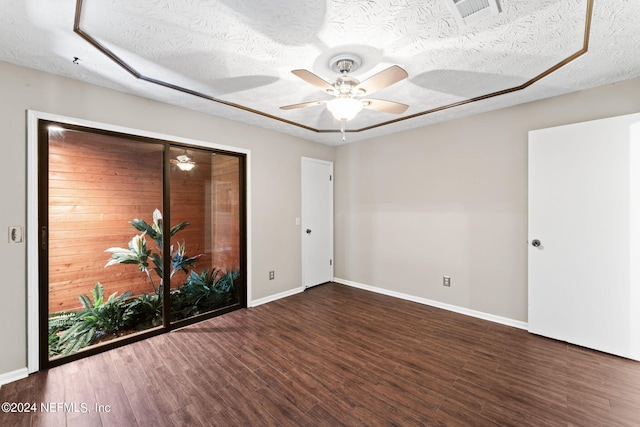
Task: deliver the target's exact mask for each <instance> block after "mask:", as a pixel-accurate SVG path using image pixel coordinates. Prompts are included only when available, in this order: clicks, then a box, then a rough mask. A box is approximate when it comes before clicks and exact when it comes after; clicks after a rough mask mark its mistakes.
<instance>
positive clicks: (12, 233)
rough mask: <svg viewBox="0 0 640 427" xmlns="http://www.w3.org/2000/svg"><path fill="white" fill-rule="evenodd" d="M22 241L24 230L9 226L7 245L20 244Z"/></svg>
mask: <svg viewBox="0 0 640 427" xmlns="http://www.w3.org/2000/svg"><path fill="white" fill-rule="evenodd" d="M23 241H24V228H23V227H20V226H13V225H12V226H9V243H22V242H23Z"/></svg>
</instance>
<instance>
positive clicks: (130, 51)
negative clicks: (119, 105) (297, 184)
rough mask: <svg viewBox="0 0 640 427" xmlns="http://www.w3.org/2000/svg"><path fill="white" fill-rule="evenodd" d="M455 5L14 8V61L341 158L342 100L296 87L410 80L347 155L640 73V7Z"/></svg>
mask: <svg viewBox="0 0 640 427" xmlns="http://www.w3.org/2000/svg"><path fill="white" fill-rule="evenodd" d="M447 2H452V0H416V1H410V0H380V1H352V0H326V1H318V0H271V1H269V2H260V1H255V0H253V1H249V0H219V1H207V2H202V1H200V2H199V1H178V0H165V1H160V0H138V1H135V2H131V1H127V0H110V1H105V0H83V1H75V0H56V1H50V0H26V1H25V0H0V5H2V9H3V13H2V14H1V15H0V35H1V38H0V60H4V61H7V62H12V63H16V64H19V65H24V66H27V67H32V68H36V69H41V70H45V71H49V72H52V73H55V74H59V75H63V76H67V77H70V78H74V79H78V80H82V81H85V82H89V83H93V84H98V85H102V86H106V87H109V88H113V89H116V90H119V91H123V92H128V93H132V94H136V95H139V96H143V97H147V98H151V99H155V100H158V101H162V102H167V103H170V104H174V105H179V106H182V107H186V108H190V109H193V110H197V111H202V112H205V113H208V114H212V115H215V116H220V117H224V118H228V119H231V120H237V121H241V122H244V123H249V124H252V125H256V126H260V127H264V128H267V129H272V130H275V131H278V132H281V133H285V134H290V135H295V136H298V137H301V138H304V139H308V140H312V141H316V142H321V143H325V144H330V145H338V144H341V143H343V141H342V137H341V135H340V133H339V130H340V125H339V124H337V123H336V122H335V121H334V120H333V118H332V116H331V114H330V113H329V112H328V111H327V110H326V108H325V107H324V106H315V107H309V108H304V109H297V110H281V109H280V108H279V107H280V106H283V105H289V104H296V103H302V102H309V101H315V100H321V101H322V100H330V99H332V96H331V95H329V94H327V93H324V92H322V91H320V90H318V89H317V88H315V87H313V86H311V85H309V84H308V83H306V82H305V81H303V80H301V79H299V78H297V77H296V76H295V75H293V74H291V70H294V69H307V70H309V71H311V72H313V73H315V74H317V75H318V76H320V77H322V78H323V79H325V80H327V81H331V80H333V79H335V78H336V77H337V74H336V72H335V71H333V70H332V69H331V68H330V66H329V61H330V59H331V58H332V57H334V56H336V55H338V54H343V53H349V54H355V55H357V56H359V57H360V58H361V59H362V64H361V66H360V67H359V68H358V69H357V70H356V71H355V72H354V73H353V76H354V77H356V78H358V79H359V80H360V81H362V80H365V79H366V78H368V77H370V76H371V75H373V74H375V73H377V72H380V71H382V70H384V69H386V68H387V67H389V66H391V65H399V66H400V67H402V68H404V69H405V70H406V71H407V73H408V74H409V77H408V78H407V79H406V80H403V81H401V82H399V83H396V84H395V85H393V86H390V87H388V88H385V89H382V90H380V91H378V92H376V93H375V95H374V96H372V97H373V98H377V99H385V100H389V101H396V102H401V103H404V104H408V105H409V108H408V109H407V111H406V112H404V113H403V114H400V115H394V114H390V113H383V112H377V111H371V110H366V109H365V110H363V111H361V112H360V113H359V114H358V115H357V116H356V118H355V119H353V120H351V121H349V122H347V131H348V134H347V142H350V141H358V140H362V139H367V138H371V137H373V136H380V135H388V134H391V133H394V132H398V131H402V130H407V129H412V128H416V127H421V126H426V125H429V124H432V123H437V122H440V121H444V120H449V119H453V118H456V117H462V116H467V115H470V114H476V113H480V112H484V111H489V110H493V109H497V108H503V107H507V106H511V105H515V104H519V103H523V102H529V101H532V100H536V99H542V98H546V97H550V96H555V95H560V94H563V93H567V92H572V91H576V90H581V89H586V88H590V87H595V86H599V85H602V84H606V83H611V82H616V81H620V80H624V79H629V78H634V77H638V76H640V54H638V53H637V46H638V45H639V44H640V25H638V24H637V23H638V22H640V2H637V1H625V0H511V1H509V0H502V1H499V2H498V4H499V6H500V9H501V12H500V13H499V14H497V15H491V16H487V17H484V18H482V19H479V20H476V21H475V22H474V21H472V22H468V23H467V24H466V25H465V24H463V23H462V22H461V21H460V19H457V18H456V17H455V16H454V14H453V13H452V8H451V7H450V5H447ZM74 58H77V60H75V61H74Z"/></svg>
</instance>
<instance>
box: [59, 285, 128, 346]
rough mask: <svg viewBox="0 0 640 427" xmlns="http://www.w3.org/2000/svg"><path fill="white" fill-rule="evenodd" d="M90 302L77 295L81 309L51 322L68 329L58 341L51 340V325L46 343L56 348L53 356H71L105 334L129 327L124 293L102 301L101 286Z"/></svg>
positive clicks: (96, 289) (84, 297) (87, 298)
mask: <svg viewBox="0 0 640 427" xmlns="http://www.w3.org/2000/svg"><path fill="white" fill-rule="evenodd" d="M91 294H92V296H93V301H91V299H90V298H89V297H88V296H87V295H84V294H83V295H80V296H79V299H80V303H81V304H82V307H83V309H82V310H79V311H75V312H66V313H64V316H61V315H60V314H59V313H58V315H59V316H58V317H56V318H54V320H55V322H54V325H57V327H60V326H61V325H71V326H70V327H69V328H68V329H66V330H64V332H62V333H61V334H60V335H59V337H58V339H57V340H56V339H54V338H52V337H51V323H50V334H49V343H50V346H51V343H52V341H53V342H54V344H55V349H54V350H53V351H54V352H55V353H56V354H62V355H67V354H70V353H74V352H76V351H78V350H80V349H82V348H84V347H86V346H88V345H89V344H91V343H92V342H93V341H95V340H96V339H97V338H100V337H102V336H104V335H107V334H115V333H117V332H118V331H121V330H122V329H125V328H127V327H128V326H129V322H130V319H131V317H132V314H133V312H132V310H131V309H130V307H129V306H128V304H127V298H129V297H130V296H131V295H132V293H131V292H125V293H123V294H121V295H118V296H116V295H117V292H114V293H113V294H111V295H110V296H109V298H107V300H106V301H105V300H104V288H103V286H102V284H101V283H99V282H98V283H96V286H95V287H94V288H93V290H92V291H91Z"/></svg>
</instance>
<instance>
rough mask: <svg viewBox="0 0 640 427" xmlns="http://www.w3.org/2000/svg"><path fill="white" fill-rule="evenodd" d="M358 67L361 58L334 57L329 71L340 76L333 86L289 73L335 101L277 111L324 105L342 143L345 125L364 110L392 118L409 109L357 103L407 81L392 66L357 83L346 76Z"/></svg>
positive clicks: (307, 75) (305, 74)
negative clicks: (367, 96) (337, 123)
mask: <svg viewBox="0 0 640 427" xmlns="http://www.w3.org/2000/svg"><path fill="white" fill-rule="evenodd" d="M360 64H361V61H360V58H359V57H357V56H356V55H351V54H342V55H338V56H335V57H333V58H332V59H331V61H329V66H330V67H331V69H332V70H334V71H336V72H338V73H340V76H339V77H338V78H336V79H335V80H334V81H333V82H332V83H329V82H327V81H326V80H324V79H323V78H321V77H318V76H317V75H316V74H314V73H312V72H311V71H308V70H302V69H300V70H293V71H291V73H293V74H294V75H295V76H297V77H299V78H301V79H302V80H304V81H305V82H307V83H309V84H311V85H313V86H315V87H317V88H318V89H321V90H323V91H325V92H327V93H329V94H331V95H333V96H335V98H334V99H331V100H327V101H310V102H303V103H300V104H292V105H285V106H283V107H280V109H282V110H293V109H296V108H305V107H314V106H317V105H326V106H327V109H328V110H329V111H330V112H331V114H333V117H334V118H335V119H336V120H339V121H340V123H341V131H342V139H343V140H344V139H345V122H347V121H348V120H351V119H353V118H354V117H355V116H356V115H357V114H358V113H359V112H360V111H361V110H362V109H363V108H367V109H369V110H375V111H382V112H385V113H392V114H402V113H404V112H405V111H406V110H407V108H409V106H408V105H406V104H401V103H399V102H394V101H385V100H382V99H371V98H364V99H360V97H361V96H365V95H370V94H372V93H374V92H376V91H378V90H380V89H384V88H386V87H389V86H391V85H393V84H395V83H398V82H399V81H401V80H404V79H406V78H407V77H408V74H407V72H406V71H405V70H403V69H402V68H400V67H399V66H397V65H393V66H391V67H389V68H387V69H385V70H382V71H380V72H379V73H377V74H374V75H373V76H371V77H369V78H368V79H366V80H365V81H363V82H360V81H359V80H358V79H356V78H355V77H351V76H350V75H349V73H351V72H353V71H355V70H356V69H357V68H358V67H359V66H360Z"/></svg>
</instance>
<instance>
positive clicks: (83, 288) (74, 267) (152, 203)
mask: <svg viewBox="0 0 640 427" xmlns="http://www.w3.org/2000/svg"><path fill="white" fill-rule="evenodd" d="M39 174H40V177H39V193H40V194H39V200H40V202H39V227H40V230H39V231H40V260H39V271H40V292H39V294H40V312H41V321H40V336H41V339H40V343H41V357H40V359H41V365H42V366H44V367H47V366H53V365H56V364H59V363H63V362H65V361H67V360H72V359H75V358H78V357H83V356H84V355H88V354H93V353H96V352H98V351H102V350H104V349H108V348H112V347H114V346H118V345H123V344H126V343H128V342H131V341H135V340H138V339H141V338H144V337H147V336H150V335H154V334H157V333H162V332H166V331H168V330H170V329H172V328H174V327H178V326H182V325H184V324H186V323H190V322H194V321H197V320H200V319H204V318H207V317H211V316H214V315H217V314H220V313H224V312H226V311H229V310H233V309H237V308H240V307H243V306H246V302H245V287H246V281H245V276H246V274H245V271H246V266H245V260H246V257H245V256H244V251H245V237H244V236H245V233H244V227H245V226H244V217H245V215H244V157H243V156H242V155H239V154H236V153H228V152H220V151H215V150H210V149H204V148H196V147H187V146H179V145H177V144H175V143H171V142H170V141H162V140H155V139H150V138H141V137H138V136H132V135H126V134H117V133H109V132H104V131H100V130H95V129H89V128H83V127H78V126H70V125H65V124H62V123H53V122H46V121H40V124H39ZM167 236H168V238H167Z"/></svg>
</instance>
